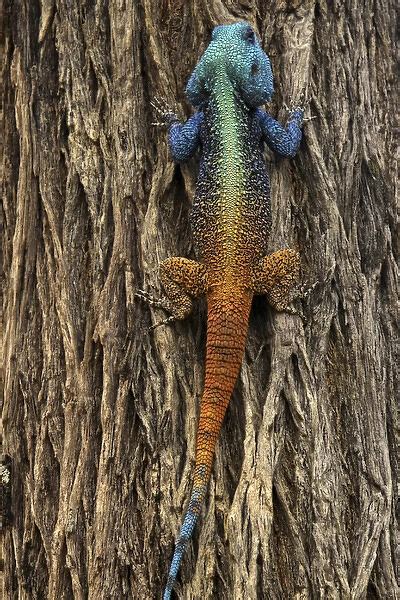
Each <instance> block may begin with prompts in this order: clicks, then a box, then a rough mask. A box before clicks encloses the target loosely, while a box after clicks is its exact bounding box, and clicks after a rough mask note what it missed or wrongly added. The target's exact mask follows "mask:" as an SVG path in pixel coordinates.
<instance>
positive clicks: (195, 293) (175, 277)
mask: <svg viewBox="0 0 400 600" xmlns="http://www.w3.org/2000/svg"><path fill="white" fill-rule="evenodd" d="M160 280H161V283H162V286H163V288H164V291H165V294H166V298H163V299H162V300H156V301H154V300H153V299H151V298H150V296H148V295H147V294H146V293H143V292H139V293H138V294H137V296H139V297H140V298H143V299H144V300H146V301H148V302H149V304H152V305H154V306H158V307H159V308H162V309H164V310H166V311H167V312H169V313H170V316H169V317H168V318H167V319H164V320H163V321H160V322H159V323H156V324H155V325H153V326H152V329H154V328H155V327H158V326H159V325H167V324H168V323H172V322H173V321H177V320H182V319H185V318H186V317H188V316H189V314H190V313H191V311H192V308H193V298H198V297H199V296H201V295H202V294H205V292H206V288H207V284H206V267H205V266H204V265H202V264H201V263H198V262H196V261H194V260H189V259H188V258H180V257H177V256H173V257H172V258H167V259H166V260H164V261H163V262H162V263H161V264H160Z"/></svg>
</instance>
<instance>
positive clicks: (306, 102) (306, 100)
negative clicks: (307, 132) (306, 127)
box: [283, 88, 316, 122]
mask: <svg viewBox="0 0 400 600" xmlns="http://www.w3.org/2000/svg"><path fill="white" fill-rule="evenodd" d="M310 102H311V97H307V94H306V88H303V90H302V92H301V94H300V98H299V100H298V102H297V103H296V105H295V106H292V107H291V108H289V107H288V105H287V104H284V105H283V106H284V108H285V110H287V111H288V113H289V121H290V119H291V118H292V117H293V115H294V114H295V113H296V112H299V111H301V112H302V113H303V115H304V113H305V112H306V110H307V108H308V107H309V106H310ZM315 118H316V117H306V118H304V117H303V119H302V121H303V122H305V121H311V119H315Z"/></svg>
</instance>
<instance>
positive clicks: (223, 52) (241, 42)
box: [186, 22, 274, 107]
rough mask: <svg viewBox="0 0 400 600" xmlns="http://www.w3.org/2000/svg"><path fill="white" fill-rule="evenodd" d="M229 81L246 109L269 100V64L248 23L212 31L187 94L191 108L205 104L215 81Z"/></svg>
mask: <svg viewBox="0 0 400 600" xmlns="http://www.w3.org/2000/svg"><path fill="white" fill-rule="evenodd" d="M224 79H225V81H227V80H229V81H230V83H231V84H232V86H233V87H234V88H235V89H236V90H237V91H238V93H239V95H240V96H241V97H242V98H243V100H244V101H245V102H246V104H247V105H248V106H251V107H256V106H260V105H261V104H264V103H265V102H267V101H268V100H270V99H271V96H272V94H273V92H274V80H273V76H272V70H271V63H270V60H269V58H268V56H267V55H266V54H265V52H264V51H263V49H262V48H261V46H260V42H259V40H258V38H257V36H256V34H255V33H254V31H253V29H252V28H251V26H250V25H249V24H248V23H245V22H241V23H234V24H233V25H219V26H218V27H215V29H214V31H213V33H212V37H211V42H210V44H209V46H208V48H207V49H206V51H205V52H204V54H203V56H202V57H201V59H200V61H199V63H198V65H197V66H196V68H195V70H194V71H193V73H192V76H191V78H190V79H189V82H188V84H187V87H186V94H187V97H188V98H189V101H190V102H191V103H192V104H193V106H199V105H200V104H202V103H203V102H205V101H207V99H208V97H209V96H210V93H211V91H212V90H213V88H214V87H215V85H216V83H217V82H218V81H221V80H224Z"/></svg>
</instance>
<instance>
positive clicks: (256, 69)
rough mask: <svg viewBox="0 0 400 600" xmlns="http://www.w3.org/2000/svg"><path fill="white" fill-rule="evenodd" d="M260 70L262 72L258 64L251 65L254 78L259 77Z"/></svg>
mask: <svg viewBox="0 0 400 600" xmlns="http://www.w3.org/2000/svg"><path fill="white" fill-rule="evenodd" d="M259 70H260V67H259V66H258V64H257V63H253V64H252V65H251V74H252V75H253V77H254V76H255V75H257V73H258V72H259Z"/></svg>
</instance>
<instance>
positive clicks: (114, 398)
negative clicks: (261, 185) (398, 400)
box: [1, 0, 397, 600]
mask: <svg viewBox="0 0 400 600" xmlns="http://www.w3.org/2000/svg"><path fill="white" fill-rule="evenodd" d="M3 18H4V27H3V31H4V37H3V41H2V44H3V53H2V56H3V57H4V58H3V61H2V62H3V64H2V97H3V114H2V123H3V155H2V163H1V165H2V167H1V168H2V175H3V180H4V189H3V192H4V193H3V200H4V201H3V208H2V217H3V225H4V229H3V230H4V235H3V236H2V250H3V277H2V286H3V291H4V302H3V305H4V311H3V322H4V352H3V355H4V363H3V373H4V410H3V427H4V436H3V437H4V452H5V453H6V454H7V455H9V456H10V458H11V461H12V504H11V511H12V514H13V522H12V525H11V526H8V527H6V528H5V530H4V534H3V539H4V559H5V571H4V587H5V596H4V597H5V598H6V599H7V600H8V599H17V598H18V599H25V598H38V599H41V598H50V599H64V598H65V599H68V600H69V599H71V598H77V599H86V598H89V599H93V600H94V599H96V600H97V599H122V598H134V599H136V598H137V599H152V598H154V599H156V598H160V595H161V591H162V589H163V586H164V585H165V582H166V576H167V572H168V568H169V563H170V560H171V557H172V553H173V548H174V539H175V536H176V534H177V532H178V529H179V525H180V522H181V519H182V516H183V513H184V509H185V507H186V505H187V501H188V498H189V493H190V473H191V471H192V469H193V461H194V451H195V432H196V422H197V417H198V411H199V398H200V396H201V391H202V381H203V373H204V347H205V335H206V333H205V332H206V325H205V311H204V303H199V305H198V306H199V308H198V310H196V311H195V314H194V315H193V316H192V317H191V318H190V319H188V320H187V321H185V322H182V323H177V324H175V325H173V326H171V327H168V328H167V327H164V328H159V329H157V330H156V331H155V332H154V333H150V332H149V331H148V327H149V325H150V324H151V323H153V322H156V321H158V320H159V319H160V318H162V313H160V311H159V310H157V309H150V308H149V307H148V306H146V305H143V304H142V303H140V301H139V302H138V301H137V300H136V299H135V295H134V294H135V290H136V289H137V288H144V289H147V290H149V291H153V293H155V294H158V293H159V283H158V275H157V264H158V263H159V261H160V260H162V259H164V258H166V257H168V256H173V255H179V256H188V257H193V250H192V245H191V235H190V229H189V225H188V213H189V210H190V202H191V199H192V196H193V188H194V182H195V179H196V168H197V162H196V160H193V161H191V162H190V163H189V164H188V165H184V166H176V165H174V164H173V163H172V161H171V157H170V156H169V154H168V148H167V143H166V134H165V131H163V130H161V129H159V128H154V127H152V126H151V121H153V120H154V115H153V114H152V107H151V105H150V101H151V99H153V98H154V97H165V98H166V100H167V102H168V103H170V104H173V103H174V102H175V103H176V105H177V106H178V111H179V112H180V115H181V117H187V116H188V115H189V114H190V107H189V106H188V104H187V102H186V100H185V98H184V87H185V84H186V81H187V79H188V77H189V75H190V73H191V71H192V69H193V67H194V65H195V63H196V60H197V59H198V58H199V56H200V54H201V52H202V51H203V49H204V48H205V47H206V45H207V44H208V41H209V37H210V32H211V30H212V28H213V26H215V25H217V24H220V23H229V22H232V21H237V20H242V19H245V20H248V21H249V22H250V23H251V24H252V25H254V26H255V27H256V29H257V31H258V32H259V33H260V36H261V39H262V43H263V46H264V48H265V49H266V51H267V52H268V53H269V54H270V57H271V61H272V64H273V68H274V75H275V83H276V90H277V91H276V95H275V98H274V102H273V103H272V104H271V106H270V107H269V108H268V110H269V111H270V112H271V113H272V114H273V115H274V116H276V117H278V118H280V119H281V120H284V119H285V111H284V110H283V108H282V106H283V102H287V103H288V104H291V103H293V102H295V101H296V99H298V97H299V95H300V91H301V90H302V88H303V87H305V86H306V87H308V90H309V95H310V97H311V105H310V110H311V113H312V114H313V115H314V116H315V119H313V120H311V121H309V122H307V123H306V124H305V127H304V139H303V142H302V146H301V149H300V151H299V153H298V156H297V157H296V159H294V160H292V161H288V160H281V161H277V160H276V159H274V157H273V156H272V155H271V154H268V155H267V160H268V162H269V165H270V173H271V187H272V208H273V231H272V236H271V240H270V248H271V251H273V250H275V249H278V248H280V247H282V246H294V245H297V246H298V247H299V249H300V253H301V257H302V269H303V279H304V281H305V282H310V283H313V282H317V285H316V287H315V288H314V289H313V290H312V291H311V293H310V294H309V295H308V296H307V297H306V298H305V299H304V300H303V301H302V310H303V312H304V320H302V319H301V318H300V317H296V316H291V315H285V314H279V315H278V314H275V313H273V312H272V310H271V309H270V308H269V307H268V306H267V304H266V301H265V300H264V299H263V298H258V299H256V300H255V302H254V307H253V311H252V316H251V321H250V328H249V335H248V342H247V348H246V355H245V358H244V361H243V367H242V371H241V375H240V378H239V380H238V383H237V386H236V391H235V393H234V395H233V398H232V400H231V404H230V408H229V410H228V414H227V417H226V419H225V423H224V426H223V431H222V434H221V437H220V440H219V442H218V448H217V453H216V461H215V466H214V471H213V476H212V480H211V483H210V486H209V491H208V500H207V504H206V506H205V507H204V510H203V513H202V516H201V520H200V526H199V527H198V528H197V530H196V533H195V537H194V542H193V544H192V546H191V550H190V551H189V553H188V554H187V556H186V557H185V559H184V562H183V567H182V570H181V575H180V586H179V587H178V589H177V591H176V594H177V595H176V597H177V598H182V599H189V598H209V599H211V598H215V599H218V600H224V599H233V598H234V599H242V598H243V599H256V598H257V599H263V598H266V599H271V600H275V599H287V598H289V599H299V600H300V599H319V598H321V599H331V598H332V599H337V598H340V599H341V598H343V599H361V598H368V599H375V598H389V599H391V598H393V599H394V598H395V596H396V590H397V586H396V579H395V545H396V527H395V507H394V504H395V502H394V498H395V488H396V486H395V484H396V468H395V467H396V456H395V449H396V444H395V433H396V426H395V416H396V415H395V385H396V382H395V369H394V365H395V360H396V356H395V336H396V334H397V330H396V322H395V308H396V300H397V296H396V277H397V273H396V263H395V259H394V253H395V241H394V236H395V201H394V197H395V195H394V189H395V184H394V182H395V165H394V158H393V157H394V150H393V142H392V138H391V131H392V128H393V116H394V114H395V98H394V91H393V88H394V74H393V73H394V68H393V67H394V64H393V63H394V61H393V55H392V48H393V46H394V40H395V33H394V22H395V2H394V0H387V1H386V2H385V1H384V0H376V1H372V0H365V1H363V2H361V0H330V1H327V0H319V1H312V0H306V1H302V2H300V1H297V0H292V1H288V2H282V1H277V2H275V3H267V2H257V1H256V0H252V1H250V0H248V1H246V2H228V1H226V2H224V1H223V0H218V1H215V2H210V3H202V2H197V1H190V2H183V1H176V2H175V1H174V2H159V0H141V1H139V0H133V1H130V2H117V1H116V0H110V2H107V1H106V0H82V2H72V1H71V0H41V1H40V2H37V0H33V1H32V0H14V1H12V0H5V4H4V7H3Z"/></svg>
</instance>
